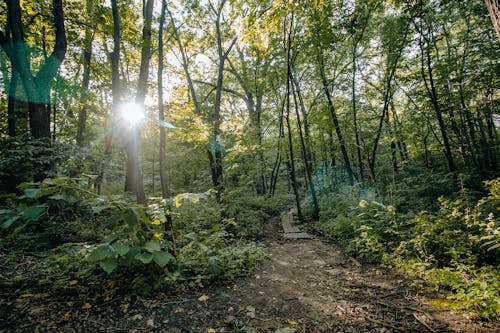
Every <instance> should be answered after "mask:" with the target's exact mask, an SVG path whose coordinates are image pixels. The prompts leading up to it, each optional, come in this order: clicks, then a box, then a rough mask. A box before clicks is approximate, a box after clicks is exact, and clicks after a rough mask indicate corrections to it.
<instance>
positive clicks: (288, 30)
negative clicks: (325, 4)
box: [284, 13, 303, 221]
mask: <svg viewBox="0 0 500 333" xmlns="http://www.w3.org/2000/svg"><path fill="white" fill-rule="evenodd" d="M291 15H292V17H291V19H290V24H289V26H288V27H287V25H286V21H285V25H284V28H285V29H284V33H285V40H284V44H285V45H284V46H285V52H286V53H285V61H286V64H287V73H286V116H285V120H286V127H287V132H288V152H289V154H288V155H289V158H288V170H289V176H290V183H291V185H292V188H293V193H294V194H295V204H296V205H297V216H298V219H299V220H300V221H303V217H302V209H301V207H300V194H299V188H298V184H297V176H296V174H295V159H294V153H293V140H292V129H291V126H290V93H291V90H290V76H291V65H290V62H291V61H292V60H291V57H290V56H291V48H292V47H291V43H292V41H291V39H292V33H293V28H294V14H293V13H292V14H291Z"/></svg>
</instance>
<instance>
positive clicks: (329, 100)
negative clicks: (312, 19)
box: [319, 54, 354, 185]
mask: <svg viewBox="0 0 500 333" xmlns="http://www.w3.org/2000/svg"><path fill="white" fill-rule="evenodd" d="M319 58H320V59H319V69H320V74H321V83H322V85H323V91H324V93H325V97H326V102H327V105H328V110H330V115H331V116H332V121H333V128H334V129H335V133H336V134H337V139H338V140H339V144H340V151H341V153H342V157H343V158H344V163H345V168H346V170H347V176H348V178H349V183H350V184H351V185H354V175H353V172H352V167H351V162H350V161H349V154H348V153H347V149H346V145H345V141H344V136H343V135H342V130H341V128H340V124H339V120H338V118H337V112H336V111H335V106H334V105H333V100H332V96H331V94H330V88H329V87H328V81H327V79H326V74H325V68H324V63H323V55H322V54H320V55H319Z"/></svg>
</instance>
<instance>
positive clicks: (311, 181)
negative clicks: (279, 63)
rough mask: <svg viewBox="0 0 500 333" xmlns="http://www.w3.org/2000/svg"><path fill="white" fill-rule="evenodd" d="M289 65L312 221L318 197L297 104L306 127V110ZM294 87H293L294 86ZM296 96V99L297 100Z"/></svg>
mask: <svg viewBox="0 0 500 333" xmlns="http://www.w3.org/2000/svg"><path fill="white" fill-rule="evenodd" d="M288 66H289V67H290V68H289V69H288V73H289V75H290V77H289V80H290V81H291V86H292V94H293V98H294V106H295V115H296V116H297V127H298V129H299V138H300V145H301V148H302V158H303V160H304V166H305V171H306V179H307V181H308V185H309V190H310V192H311V199H312V204H313V213H312V219H313V221H317V220H319V204H318V198H317V196H316V187H315V186H314V179H313V176H312V174H313V165H312V161H311V152H310V150H311V147H310V146H309V142H308V141H309V140H308V139H309V135H308V133H306V136H305V139H304V133H303V131H302V122H301V120H300V118H301V117H300V112H299V106H300V109H301V111H302V116H303V119H304V126H305V127H307V126H308V125H307V124H308V123H307V112H306V110H305V105H304V101H303V99H302V94H301V92H300V85H299V82H298V79H297V78H296V76H295V75H294V71H293V69H292V68H293V65H292V64H288ZM294 87H295V88H294ZM297 98H298V101H297Z"/></svg>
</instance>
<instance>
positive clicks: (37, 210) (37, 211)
mask: <svg viewBox="0 0 500 333" xmlns="http://www.w3.org/2000/svg"><path fill="white" fill-rule="evenodd" d="M44 212H45V206H44V205H38V206H29V207H27V208H26V209H25V210H24V212H23V219H25V220H36V219H38V218H39V217H40V215H42V214H43V213H44Z"/></svg>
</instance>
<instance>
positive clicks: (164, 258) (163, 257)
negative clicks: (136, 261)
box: [153, 251, 175, 268]
mask: <svg viewBox="0 0 500 333" xmlns="http://www.w3.org/2000/svg"><path fill="white" fill-rule="evenodd" d="M153 260H154V262H155V263H157V264H158V266H160V267H162V268H163V267H165V265H166V264H168V263H169V262H171V261H174V260H175V258H174V256H173V255H171V254H170V253H168V252H165V251H158V252H155V253H153Z"/></svg>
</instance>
